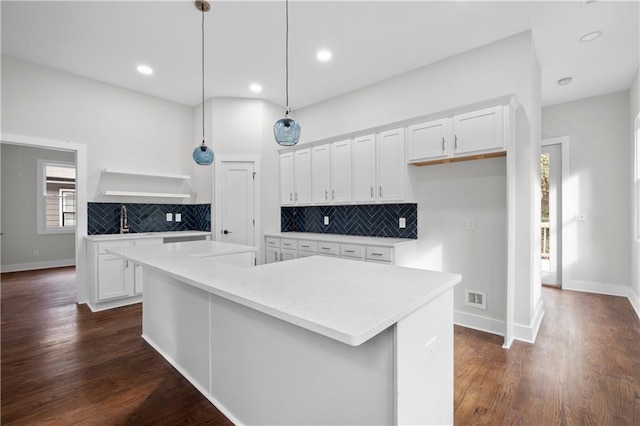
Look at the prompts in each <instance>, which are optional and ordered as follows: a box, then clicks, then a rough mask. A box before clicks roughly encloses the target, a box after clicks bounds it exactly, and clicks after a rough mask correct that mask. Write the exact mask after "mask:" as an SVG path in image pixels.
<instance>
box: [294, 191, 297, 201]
mask: <svg viewBox="0 0 640 426" xmlns="http://www.w3.org/2000/svg"><path fill="white" fill-rule="evenodd" d="M294 199H295V200H296V201H298V193H297V192H296V196H295V197H294Z"/></svg>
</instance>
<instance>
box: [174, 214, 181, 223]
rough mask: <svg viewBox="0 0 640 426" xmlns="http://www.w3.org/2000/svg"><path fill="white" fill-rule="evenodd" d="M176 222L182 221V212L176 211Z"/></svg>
mask: <svg viewBox="0 0 640 426" xmlns="http://www.w3.org/2000/svg"><path fill="white" fill-rule="evenodd" d="M175 218H176V222H182V213H176V217H175Z"/></svg>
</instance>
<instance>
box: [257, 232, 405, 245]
mask: <svg viewBox="0 0 640 426" xmlns="http://www.w3.org/2000/svg"><path fill="white" fill-rule="evenodd" d="M264 235H265V237H276V238H291V239H295V240H313V241H330V242H338V243H345V244H362V245H368V246H385V247H395V246H399V245H402V244H411V243H415V242H416V241H418V240H415V239H411V238H386V237H363V236H359V235H343V234H317V233H313V232H265V234H264Z"/></svg>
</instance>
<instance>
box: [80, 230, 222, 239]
mask: <svg viewBox="0 0 640 426" xmlns="http://www.w3.org/2000/svg"><path fill="white" fill-rule="evenodd" d="M198 235H211V232H206V231H173V232H131V233H126V234H100V235H87V236H86V237H84V238H85V239H86V240H87V241H111V240H131V239H138V238H171V237H195V236H198Z"/></svg>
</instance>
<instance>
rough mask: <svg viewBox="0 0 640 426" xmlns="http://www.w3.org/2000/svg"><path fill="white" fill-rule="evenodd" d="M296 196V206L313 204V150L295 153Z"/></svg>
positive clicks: (307, 149)
mask: <svg viewBox="0 0 640 426" xmlns="http://www.w3.org/2000/svg"><path fill="white" fill-rule="evenodd" d="M293 159H294V161H293V176H294V179H293V180H294V194H293V201H294V202H295V203H296V204H310V203H311V148H305V149H299V150H297V151H294V157H293Z"/></svg>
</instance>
